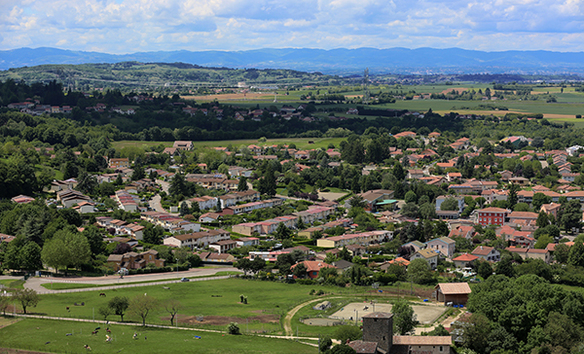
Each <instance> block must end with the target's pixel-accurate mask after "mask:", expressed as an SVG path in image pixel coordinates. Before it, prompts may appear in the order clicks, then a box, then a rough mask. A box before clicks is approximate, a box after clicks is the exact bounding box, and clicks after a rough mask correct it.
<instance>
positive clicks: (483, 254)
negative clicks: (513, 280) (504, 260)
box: [472, 246, 501, 262]
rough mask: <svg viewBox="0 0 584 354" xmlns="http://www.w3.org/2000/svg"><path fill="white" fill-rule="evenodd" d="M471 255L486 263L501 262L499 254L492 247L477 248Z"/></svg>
mask: <svg viewBox="0 0 584 354" xmlns="http://www.w3.org/2000/svg"><path fill="white" fill-rule="evenodd" d="M472 254H473V255H474V256H477V257H479V258H482V259H484V260H485V261H488V262H498V261H500V260H501V252H499V251H497V250H496V249H495V248H493V247H488V246H477V248H475V249H474V251H472Z"/></svg>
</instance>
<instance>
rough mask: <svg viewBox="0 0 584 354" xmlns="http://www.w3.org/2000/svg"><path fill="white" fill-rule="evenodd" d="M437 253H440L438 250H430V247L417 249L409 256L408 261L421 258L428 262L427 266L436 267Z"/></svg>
mask: <svg viewBox="0 0 584 354" xmlns="http://www.w3.org/2000/svg"><path fill="white" fill-rule="evenodd" d="M439 254H440V252H436V251H435V250H432V249H423V250H419V251H417V252H416V253H414V254H413V255H411V256H410V262H411V261H413V260H414V259H418V258H421V259H423V260H425V261H426V262H428V266H429V267H430V268H431V269H436V266H437V265H438V255H439Z"/></svg>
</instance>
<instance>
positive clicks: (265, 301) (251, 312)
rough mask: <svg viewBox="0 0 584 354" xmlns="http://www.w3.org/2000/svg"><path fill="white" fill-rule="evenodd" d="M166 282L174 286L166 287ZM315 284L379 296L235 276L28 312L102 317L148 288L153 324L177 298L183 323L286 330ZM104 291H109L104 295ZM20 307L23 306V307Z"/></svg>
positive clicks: (49, 299)
mask: <svg viewBox="0 0 584 354" xmlns="http://www.w3.org/2000/svg"><path fill="white" fill-rule="evenodd" d="M164 287H168V288H169V289H164ZM400 287H401V291H400V293H401V295H402V296H403V295H408V294H409V291H410V287H411V285H410V284H407V285H406V286H404V285H403V284H401V285H397V284H396V285H394V286H386V287H382V288H380V289H383V290H384V293H383V294H381V293H378V292H376V291H375V295H381V296H380V297H379V301H388V300H390V299H391V298H393V296H392V295H390V294H391V293H394V294H396V295H397V291H396V290H397V289H399V288H400ZM414 288H415V291H418V290H423V291H430V292H431V290H432V287H422V286H415V287H414ZM312 289H315V290H316V291H318V290H323V291H324V292H325V293H326V294H327V296H341V297H343V298H355V297H357V298H359V297H364V298H366V297H370V296H372V295H373V293H372V291H373V289H371V288H370V287H351V288H339V287H332V286H321V285H300V284H284V283H278V282H270V281H259V280H245V279H237V278H231V279H221V280H209V281H200V282H185V283H174V284H167V285H165V286H163V285H150V286H148V285H145V286H139V287H134V288H123V289H117V290H105V291H99V290H96V291H87V292H72V293H60V294H48V295H42V296H41V301H40V302H39V304H38V306H37V307H36V308H29V309H28V312H30V313H33V314H42V315H47V316H59V317H67V318H82V319H96V320H101V319H103V318H101V317H100V316H99V315H98V309H99V308H100V307H101V306H104V305H106V304H107V302H108V300H110V299H111V298H112V297H114V296H127V297H128V298H130V299H131V298H133V297H137V296H143V295H144V294H145V293H147V294H148V295H149V296H152V297H154V298H156V299H158V300H159V303H160V306H159V307H158V309H156V310H154V311H152V312H151V314H150V315H149V316H148V318H147V319H146V323H148V324H162V325H167V324H170V321H169V315H168V313H166V311H165V309H164V304H165V303H166V302H167V301H168V300H170V299H177V300H179V301H180V302H181V310H180V311H179V325H180V326H187V327H197V328H206V329H219V330H224V328H225V326H226V325H227V324H228V323H229V322H238V323H241V324H242V331H244V332H246V333H255V332H262V333H271V334H279V333H282V326H281V319H282V318H283V317H284V316H285V314H287V313H288V311H290V310H291V309H292V308H293V307H294V306H296V305H298V304H300V303H303V302H305V301H308V300H313V299H316V297H315V296H313V295H309V293H310V291H311V290H312ZM101 292H104V293H105V294H106V295H107V296H106V297H103V296H99V294H100V293H101ZM240 295H244V296H246V297H247V298H248V304H247V305H244V304H242V303H240ZM376 298H377V296H376ZM76 303H77V304H81V303H84V305H83V306H80V305H75V304H76ZM67 307H69V310H67ZM17 308H18V309H20V306H17ZM94 316H95V317H94ZM108 319H109V320H111V321H119V320H120V317H119V316H114V315H112V316H110V317H108ZM124 320H125V321H133V322H138V321H139V320H140V319H139V318H138V317H137V316H132V315H131V314H130V313H129V312H128V313H126V315H125V316H124ZM296 323H298V322H296ZM301 332H302V334H304V335H312V336H317V335H318V334H319V333H322V331H321V329H320V328H319V327H312V326H306V327H304V329H302V330H301Z"/></svg>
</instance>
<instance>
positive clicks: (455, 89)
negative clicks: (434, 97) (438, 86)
mask: <svg viewBox="0 0 584 354" xmlns="http://www.w3.org/2000/svg"><path fill="white" fill-rule="evenodd" d="M453 90H454V91H456V93H458V94H459V95H460V94H461V93H463V92H464V91H468V90H470V89H469V88H468V87H453V88H449V89H446V90H442V92H440V93H443V94H447V93H449V92H452V91H453Z"/></svg>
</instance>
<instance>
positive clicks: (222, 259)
mask: <svg viewBox="0 0 584 354" xmlns="http://www.w3.org/2000/svg"><path fill="white" fill-rule="evenodd" d="M199 258H201V261H202V262H203V263H208V264H233V263H234V262H235V261H236V260H237V259H236V258H235V257H234V256H233V255H230V254H229V253H215V252H201V253H199Z"/></svg>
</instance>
